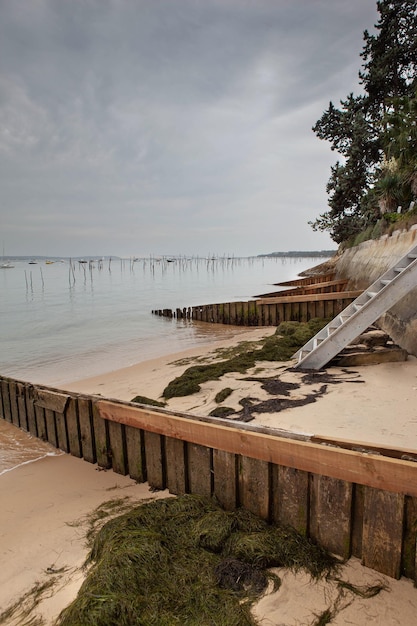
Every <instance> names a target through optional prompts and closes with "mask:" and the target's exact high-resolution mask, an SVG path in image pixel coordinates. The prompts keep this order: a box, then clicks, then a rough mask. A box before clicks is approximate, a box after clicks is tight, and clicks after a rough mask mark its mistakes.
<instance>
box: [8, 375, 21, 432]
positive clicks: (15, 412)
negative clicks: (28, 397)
mask: <svg viewBox="0 0 417 626" xmlns="http://www.w3.org/2000/svg"><path fill="white" fill-rule="evenodd" d="M16 391H17V383H15V382H14V381H10V382H9V397H10V413H11V417H12V423H13V424H14V425H15V426H17V427H18V428H19V426H20V422H19V408H18V406H17V397H16Z"/></svg>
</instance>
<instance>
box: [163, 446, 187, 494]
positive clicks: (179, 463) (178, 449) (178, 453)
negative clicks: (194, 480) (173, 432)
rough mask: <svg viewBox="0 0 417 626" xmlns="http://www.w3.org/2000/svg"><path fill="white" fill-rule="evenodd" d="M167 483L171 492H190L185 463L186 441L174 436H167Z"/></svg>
mask: <svg viewBox="0 0 417 626" xmlns="http://www.w3.org/2000/svg"><path fill="white" fill-rule="evenodd" d="M165 454H166V471H167V476H166V483H167V485H166V486H167V489H168V490H169V492H170V493H174V494H175V495H177V496H179V495H183V494H184V493H187V492H188V489H187V472H186V465H185V443H184V442H183V441H181V440H180V439H174V438H173V437H166V438H165Z"/></svg>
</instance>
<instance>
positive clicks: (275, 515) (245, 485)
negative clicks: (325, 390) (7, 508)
mask: <svg viewBox="0 0 417 626" xmlns="http://www.w3.org/2000/svg"><path fill="white" fill-rule="evenodd" d="M0 417H2V418H3V419H5V420H6V421H8V422H11V423H13V424H14V425H16V426H18V427H20V428H22V429H24V430H26V431H28V432H30V433H31V434H32V435H34V436H36V437H39V438H40V439H43V440H45V441H48V442H50V443H51V444H52V445H53V446H55V447H57V448H60V449H61V450H63V451H65V452H67V453H70V454H72V455H74V456H77V457H80V458H83V459H85V460H86V461H89V462H90V463H97V464H98V465H99V466H100V467H103V468H107V469H110V468H112V469H113V470H114V471H115V472H118V473H120V474H129V475H130V476H131V477H132V478H133V479H134V480H136V481H138V482H145V481H147V482H148V483H149V485H150V486H151V487H153V488H156V489H168V490H169V491H170V492H171V493H173V494H178V495H179V494H183V493H194V494H201V495H207V496H215V497H216V498H217V499H218V501H219V502H220V504H222V505H223V506H224V507H225V508H226V509H228V510H232V509H234V508H236V507H237V506H243V507H245V508H247V509H248V510H250V511H252V512H253V513H256V514H257V515H260V516H261V517H263V518H265V519H267V520H269V521H270V522H272V523H274V522H276V523H284V524H290V525H291V526H293V527H294V528H296V529H297V530H298V531H299V532H301V533H303V534H305V535H307V536H309V537H311V538H312V539H313V540H314V541H316V542H317V543H319V544H320V545H322V546H323V547H325V548H327V549H328V550H330V551H331V552H333V553H335V554H337V555H339V556H342V557H343V558H348V557H349V556H351V555H354V556H356V557H358V558H360V559H362V562H363V563H364V565H366V566H368V567H370V568H373V569H374V570H376V571H378V572H381V573H384V574H387V575H389V576H392V577H394V578H399V577H400V576H401V575H403V576H406V577H408V578H411V579H414V581H415V582H416V580H417V567H416V538H417V453H416V452H413V451H411V450H398V449H396V450H390V449H388V448H381V447H378V448H369V447H368V449H366V450H364V448H363V446H361V444H360V443H354V442H340V441H339V442H336V441H335V440H333V441H329V440H326V441H324V440H320V441H319V440H318V439H315V438H314V437H309V436H307V435H300V434H298V435H297V434H295V433H293V434H291V433H288V432H286V431H279V430H274V429H267V428H260V427H256V426H251V425H250V424H245V423H239V422H232V421H228V420H222V419H221V418H209V417H195V416H191V415H188V414H180V413H173V412H170V411H167V410H164V409H154V408H153V407H152V408H149V407H146V406H144V405H136V404H133V403H128V402H121V401H116V400H107V399H103V398H101V397H99V396H85V395H79V394H74V393H70V392H66V391H61V390H58V389H53V388H49V387H45V386H41V385H32V384H30V383H27V382H21V381H17V380H14V379H11V378H6V377H0Z"/></svg>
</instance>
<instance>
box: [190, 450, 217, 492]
mask: <svg viewBox="0 0 417 626" xmlns="http://www.w3.org/2000/svg"><path fill="white" fill-rule="evenodd" d="M187 476H188V485H189V490H190V493H197V494H199V495H201V496H211V494H212V492H213V486H212V461H211V450H210V448H208V447H207V446H200V445H197V444H193V443H189V444H188V445H187Z"/></svg>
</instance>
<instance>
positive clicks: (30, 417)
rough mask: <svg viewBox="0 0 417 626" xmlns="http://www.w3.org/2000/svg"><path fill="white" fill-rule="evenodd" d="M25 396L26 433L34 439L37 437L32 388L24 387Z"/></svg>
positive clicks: (30, 386) (29, 386)
mask: <svg viewBox="0 0 417 626" xmlns="http://www.w3.org/2000/svg"><path fill="white" fill-rule="evenodd" d="M25 395H26V416H27V423H28V431H29V432H30V434H31V435H33V436H34V437H38V428H37V425H36V416H35V405H34V402H33V387H32V385H26V386H25Z"/></svg>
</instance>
